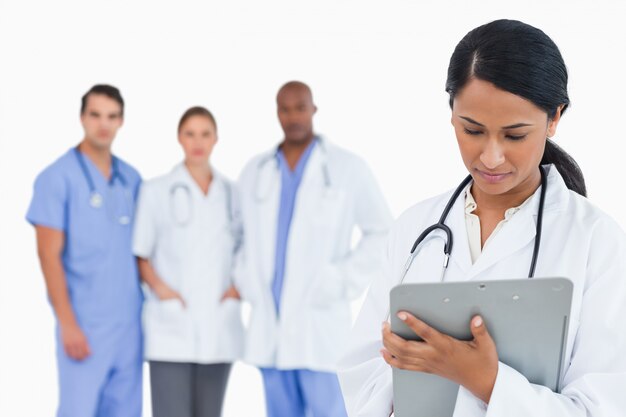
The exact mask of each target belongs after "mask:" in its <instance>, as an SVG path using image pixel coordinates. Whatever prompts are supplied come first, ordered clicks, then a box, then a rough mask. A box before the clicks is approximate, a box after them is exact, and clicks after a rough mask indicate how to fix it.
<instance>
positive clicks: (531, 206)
mask: <svg viewBox="0 0 626 417" xmlns="http://www.w3.org/2000/svg"><path fill="white" fill-rule="evenodd" d="M544 167H545V168H546V169H547V170H548V189H547V191H546V201H545V205H544V219H545V218H546V217H547V216H550V215H553V214H554V213H555V212H560V211H562V210H565V209H566V208H567V205H568V202H569V191H568V189H567V187H566V185H565V182H564V181H563V178H562V177H561V174H559V172H558V171H557V169H556V168H555V167H554V166H553V165H546V166H544ZM540 194H541V187H539V188H538V189H537V190H536V191H535V193H534V194H533V196H532V197H531V200H530V201H528V203H527V204H524V205H523V206H522V207H521V208H520V210H519V211H518V212H517V213H516V214H515V216H513V217H512V218H511V219H510V220H509V222H508V223H507V224H506V225H505V226H504V228H503V229H502V230H501V231H500V232H498V234H496V235H495V236H494V238H493V240H492V241H491V242H490V243H489V245H488V246H487V247H485V249H484V250H483V253H482V254H481V256H479V257H478V259H477V260H476V262H475V263H474V264H472V261H471V258H470V251H469V242H468V241H467V227H466V224H465V201H464V199H463V198H458V199H457V201H456V202H455V203H454V206H453V208H452V212H451V213H450V226H451V228H452V230H453V233H454V234H455V237H456V240H454V246H453V250H452V255H451V257H450V258H451V259H452V260H453V261H454V262H455V264H456V265H457V266H458V267H459V268H460V269H461V271H462V272H463V275H464V276H465V278H466V279H467V280H470V279H472V278H474V277H475V276H477V275H478V274H480V273H481V272H483V271H484V270H486V269H487V268H489V267H490V266H492V265H494V264H495V263H497V262H499V261H500V260H502V259H503V258H505V257H507V256H510V255H511V254H513V253H514V252H516V251H518V250H520V249H522V248H524V247H525V246H526V245H528V244H529V243H530V242H531V241H532V240H533V239H534V238H535V234H536V233H535V231H536V222H537V214H538V213H537V211H538V209H539V200H540ZM543 233H544V235H545V234H546V233H549V231H546V230H544V231H543ZM512 237H513V238H512ZM539 258H541V248H540V249H539ZM530 261H531V259H528V265H529V268H530ZM515 278H523V277H515Z"/></svg>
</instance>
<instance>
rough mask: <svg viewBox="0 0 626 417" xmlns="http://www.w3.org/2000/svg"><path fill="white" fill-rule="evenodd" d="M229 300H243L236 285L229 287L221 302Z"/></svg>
mask: <svg viewBox="0 0 626 417" xmlns="http://www.w3.org/2000/svg"><path fill="white" fill-rule="evenodd" d="M227 298H232V299H234V300H241V295H240V294H239V291H237V287H235V286H234V285H231V286H230V287H228V289H227V290H226V291H225V292H224V294H223V295H222V299H221V300H220V301H224V300H226V299H227Z"/></svg>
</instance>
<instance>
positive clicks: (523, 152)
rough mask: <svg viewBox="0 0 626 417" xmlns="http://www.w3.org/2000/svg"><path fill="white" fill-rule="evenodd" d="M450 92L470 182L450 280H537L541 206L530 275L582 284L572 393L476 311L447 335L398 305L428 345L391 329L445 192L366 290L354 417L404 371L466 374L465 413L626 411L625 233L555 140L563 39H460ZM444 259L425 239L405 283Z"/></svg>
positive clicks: (566, 379) (431, 275) (515, 31)
mask: <svg viewBox="0 0 626 417" xmlns="http://www.w3.org/2000/svg"><path fill="white" fill-rule="evenodd" d="M446 91H447V92H448V93H449V94H450V106H451V108H452V125H453V127H454V130H455V133H456V137H457V141H458V145H459V149H460V152H461V156H462V159H463V162H464V164H465V166H466V168H467V169H468V171H469V173H470V175H471V177H472V181H471V182H470V183H469V184H468V185H467V187H465V189H464V190H463V192H462V193H461V194H459V197H458V198H457V199H456V201H454V205H453V206H452V209H451V211H450V215H449V216H448V219H447V221H446V225H447V226H448V227H449V228H450V229H451V231H452V233H453V234H454V236H456V237H457V238H456V240H455V241H454V243H455V246H454V252H452V254H451V258H450V263H449V266H448V268H447V272H446V274H445V280H446V281H469V280H477V281H486V280H490V279H506V278H512V279H513V278H523V277H526V276H528V274H529V272H528V271H529V264H530V263H531V258H532V255H533V249H534V245H535V239H536V222H537V220H538V218H539V214H540V213H541V212H542V213H543V226H542V230H543V235H542V236H543V238H542V239H541V245H540V249H539V251H538V259H537V263H536V270H535V273H534V276H536V277H566V278H569V279H570V280H571V281H572V282H573V283H574V298H573V303H572V312H571V320H570V328H569V338H568V340H567V347H566V351H565V363H564V367H563V368H562V371H561V381H562V384H561V386H562V390H561V392H558V393H557V392H552V391H551V390H550V389H548V388H546V387H544V386H541V385H537V384H532V383H530V382H529V381H528V380H527V379H526V378H525V377H524V376H523V375H522V374H521V373H519V372H518V371H517V370H515V369H513V368H511V367H509V366H507V365H505V364H504V363H502V362H499V360H498V349H497V348H498V347H497V346H496V345H495V343H494V342H493V339H492V338H491V337H490V335H489V332H488V329H487V328H486V325H485V323H484V322H483V320H482V318H481V317H479V316H476V317H473V318H472V319H471V320H470V321H469V322H468V326H470V328H471V331H472V334H473V336H474V339H473V340H471V341H459V340H456V339H454V338H452V337H450V336H448V335H445V334H442V333H440V332H438V331H437V329H434V328H431V327H429V326H428V325H427V324H426V323H424V322H422V321H420V320H419V318H418V317H414V316H412V315H411V314H408V313H407V312H399V313H398V318H400V319H401V320H403V321H404V322H405V323H406V324H407V325H408V326H409V327H411V328H412V329H413V330H414V331H415V333H416V334H417V335H419V336H420V337H421V339H422V340H423V342H416V341H408V340H404V339H402V338H401V337H399V336H397V335H395V334H393V333H392V332H391V331H390V327H389V323H388V322H387V320H386V317H387V314H388V309H389V291H390V289H391V288H392V287H394V286H395V285H397V284H398V283H399V281H400V279H401V277H402V275H403V272H404V267H405V261H406V258H407V256H408V254H409V251H410V250H411V247H412V245H413V242H414V241H415V238H416V237H417V235H418V234H420V233H421V232H422V231H423V230H425V229H426V228H427V227H428V226H430V225H432V224H434V223H437V220H438V219H439V216H440V215H441V213H442V212H443V210H444V207H445V205H446V203H447V202H448V201H449V199H450V197H451V194H452V193H451V192H449V193H446V194H444V195H441V196H438V197H435V198H432V199H429V200H426V201H424V202H421V203H419V204H417V205H415V206H414V207H412V208H410V209H409V210H407V211H406V212H405V213H404V214H403V215H402V216H401V217H400V218H399V219H398V221H397V222H396V224H395V226H394V227H393V228H392V231H391V233H390V240H389V244H388V251H387V254H388V260H387V264H388V266H387V272H386V274H384V275H383V276H381V277H379V279H377V280H375V282H374V283H373V284H372V287H371V288H370V291H369V294H368V296H367V299H366V301H365V304H364V306H363V309H362V311H361V314H360V317H359V319H358V321H357V324H356V326H355V329H354V331H353V336H352V341H351V342H352V346H351V348H350V349H349V350H348V353H347V355H346V357H345V359H344V360H343V361H342V365H341V370H340V381H341V385H342V390H343V393H344V397H345V401H346V406H347V408H348V412H349V415H350V416H368V417H374V416H376V417H387V416H389V415H390V414H391V413H392V411H393V391H392V367H395V368H400V369H405V370H410V371H415V372H427V373H432V374H436V375H438V376H441V377H443V378H447V379H449V380H452V381H454V382H456V383H458V384H459V385H460V386H461V388H460V390H459V394H458V396H457V399H456V405H455V411H454V416H457V417H461V416H462V417H468V416H489V417H517V416H519V417H527V416H534V417H540V416H541V417H583V416H584V417H600V416H602V417H609V416H611V417H612V416H615V417H617V416H623V415H624V412H625V411H624V410H626V395H624V393H625V389H626V354H625V352H626V302H625V300H626V239H625V236H624V233H623V231H622V230H621V229H620V227H619V226H618V225H617V224H616V223H615V222H614V221H613V220H612V219H611V218H609V216H607V215H606V214H605V213H603V212H602V211H601V210H599V209H598V208H597V207H595V206H594V205H593V204H592V203H591V202H589V200H587V199H586V198H585V197H584V196H585V194H586V190H585V185H584V180H583V177H582V173H581V172H580V170H579V169H578V166H577V165H576V163H575V162H574V160H573V159H572V158H571V157H569V155H567V154H566V153H565V152H564V151H563V150H561V149H560V148H559V147H557V146H556V145H555V144H554V143H553V142H552V141H551V140H550V139H549V138H551V137H552V136H553V135H554V134H555V132H556V128H557V125H558V124H559V121H560V119H561V116H562V115H563V113H564V112H565V110H566V109H567V107H568V105H569V98H568V94H567V70H566V67H565V64H564V62H563V59H562V57H561V54H560V52H559V50H558V48H557V46H556V45H555V44H554V43H553V42H552V40H551V39H550V38H549V37H548V36H547V35H545V34H544V33H543V32H542V31H540V30H539V29H536V28H534V27H532V26H529V25H526V24H524V23H521V22H517V21H509V20H500V21H495V22H492V23H489V24H487V25H484V26H481V27H478V28H476V29H474V30H472V31H471V32H469V33H468V34H467V35H466V36H465V37H464V38H463V40H461V42H460V43H459V44H458V46H457V47H456V49H455V51H454V54H453V55H452V58H451V60H450V66H449V69H448V80H447V83H446ZM594 139H595V140H596V141H602V140H606V139H605V138H594ZM591 146H593V145H591ZM601 146H603V145H601ZM542 169H543V170H545V171H544V173H543V174H542V172H541V170H542ZM544 176H545V178H544ZM542 184H543V185H542ZM542 191H544V192H545V205H544V206H543V208H542V207H541V205H540V201H541V199H542V198H541V193H542ZM442 256H443V240H442V239H428V240H425V241H424V242H423V243H422V244H421V247H420V248H419V253H418V255H417V256H416V258H415V259H414V262H413V264H412V266H411V267H410V269H409V270H408V273H407V274H406V276H405V278H404V282H405V283H407V282H436V281H438V280H439V279H440V277H441V260H442ZM381 323H383V325H382V330H381Z"/></svg>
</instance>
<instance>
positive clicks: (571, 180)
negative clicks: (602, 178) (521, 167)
mask: <svg viewBox="0 0 626 417" xmlns="http://www.w3.org/2000/svg"><path fill="white" fill-rule="evenodd" d="M546 164H554V166H555V167H556V169H557V170H558V171H559V174H561V176H562V177H563V180H564V181H565V185H566V186H567V188H569V189H570V190H572V191H575V192H576V193H578V194H580V195H582V196H583V197H587V187H586V186H585V178H584V177H583V172H582V171H581V170H580V167H579V166H578V164H577V163H576V161H574V158H572V157H571V156H570V155H569V154H568V153H567V152H565V151H564V150H563V149H562V148H561V147H560V146H558V145H557V144H556V143H554V142H552V140H550V139H548V140H547V142H546V147H545V150H544V151H543V157H542V158H541V165H546Z"/></svg>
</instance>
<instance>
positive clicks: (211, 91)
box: [0, 0, 626, 417]
mask: <svg viewBox="0 0 626 417" xmlns="http://www.w3.org/2000/svg"><path fill="white" fill-rule="evenodd" d="M498 18H515V19H519V20H523V21H525V22H527V23H530V24H533V25H535V26H538V27H540V28H542V29H543V30H544V31H545V32H546V33H548V35H550V36H551V37H552V38H553V39H554V40H555V42H556V43H557V44H558V45H559V47H560V48H561V51H562V53H563V56H564V58H565V61H566V63H567V65H568V67H569V70H570V96H571V100H572V106H571V109H570V111H568V113H566V115H565V117H564V119H563V120H562V122H561V125H560V128H559V131H558V132H557V135H556V140H557V142H558V143H559V144H560V145H562V146H563V147H564V148H565V149H566V150H567V151H569V152H570V153H571V154H572V155H573V156H574V157H575V158H576V160H577V161H578V162H579V164H580V166H581V167H582V169H583V171H584V173H585V176H586V179H587V184H588V189H589V194H590V198H591V199H592V200H593V201H594V202H595V203H596V204H597V205H599V206H600V207H602V208H603V209H604V210H606V211H607V212H609V213H610V214H611V215H612V216H613V217H615V218H616V219H617V220H618V222H619V223H620V224H621V225H622V226H626V211H625V210H624V208H623V202H624V198H623V197H621V198H620V197H619V195H621V193H622V192H623V181H624V179H625V176H624V161H623V159H624V157H623V153H622V152H623V150H624V149H625V146H624V141H625V140H626V135H625V133H624V128H623V127H622V126H621V125H620V123H621V122H619V120H623V119H624V115H623V113H624V109H623V108H621V103H622V101H623V97H625V96H626V87H625V85H624V68H625V67H626V66H625V64H626V48H625V46H624V45H625V44H624V41H625V40H626V25H625V24H624V21H625V19H626V6H625V5H624V3H623V2H618V1H608V0H604V1H593V2H591V1H590V2H582V1H576V0H569V1H567V0H563V1H558V2H557V1H548V0H541V1H537V0H533V1H525V2H521V1H512V2H508V3H507V2H505V1H482V2H476V1H467V2H465V1H454V2H452V1H439V2H419V1H400V0H387V1H378V2H373V1H346V0H340V1H319V0H318V1H293V0H292V1H284V2H278V1H252V0H251V1H246V2H240V1H222V2H209V1H188V0H184V1H183V0H179V1H177V2H176V5H174V2H165V1H152V2H147V1H146V2H140V1H135V2H129V1H120V0H114V1H106V2H104V1H98V2H96V1H85V0H81V1H78V0H76V1H64V0H57V1H43V0H40V1H30V2H28V1H18V0H14V1H7V0H0V147H1V148H0V181H1V186H2V190H3V194H2V195H3V197H2V199H1V200H2V202H1V206H0V207H1V208H0V210H1V213H2V216H0V256H1V260H0V415H2V416H51V415H53V413H54V409H55V406H56V396H57V386H56V369H55V363H54V344H53V320H52V315H51V312H50V308H49V307H48V305H47V303H46V300H45V288H44V285H43V279H42V277H41V273H40V271H39V266H38V263H37V258H36V254H35V240H34V233H33V230H32V228H31V227H30V226H29V225H27V223H26V222H25V221H24V215H25V212H26V208H27V205H28V202H29V199H30V196H31V190H32V182H33V180H34V178H35V176H36V174H37V173H38V172H39V171H40V170H41V169H42V168H43V167H44V166H46V165H47V164H48V163H50V162H51V161H52V160H53V159H55V158H57V157H58V156H59V155H60V154H62V153H63V152H65V151H66V150H67V149H68V148H69V147H71V146H73V145H75V144H77V143H78V141H79V140H80V139H81V133H82V131H81V127H80V124H79V120H78V113H79V99H80V96H81V95H82V94H83V93H84V92H85V91H86V90H87V89H88V88H89V87H90V86H91V85H92V84H95V83H100V82H106V83H111V84H113V85H115V86H118V87H119V88H120V89H121V91H122V94H123V95H124V97H125V99H126V102H127V107H126V123H125V126H124V127H123V129H122V130H121V131H120V134H119V136H118V138H117V139H116V142H115V146H114V151H115V152H116V153H117V154H118V155H119V156H121V157H122V158H124V159H126V160H127V161H129V162H130V163H132V164H133V165H135V166H136V167H137V168H138V169H139V170H140V172H141V173H142V175H143V176H144V177H146V178H150V177H152V176H154V175H157V174H161V173H163V172H164V171H167V170H169V169H170V167H171V166H172V165H173V164H175V163H176V162H177V161H178V160H179V159H180V158H181V152H180V151H179V148H178V144H177V142H176V124H177V121H178V118H179V117H180V115H181V114H182V112H183V111H184V110H185V109H186V108H187V107H189V106H191V105H196V104H200V105H205V106H207V107H208V108H209V109H211V110H212V111H213V112H214V114H215V115H216V117H217V121H218V126H219V135H220V142H219V144H218V147H217V149H216V152H215V154H214V159H213V160H214V164H215V165H216V167H218V168H219V169H221V170H222V171H223V172H224V173H226V174H227V175H229V176H231V177H236V176H237V175H238V173H239V170H240V169H241V167H242V165H243V164H244V163H245V161H246V160H248V159H249V158H250V157H251V156H252V155H253V154H255V153H257V152H259V151H261V150H263V149H266V148H268V147H270V146H272V145H273V144H274V143H276V141H277V140H279V139H280V137H281V133H280V129H279V125H278V122H277V120H276V115H275V107H274V97H275V93H276V91H277V89H278V88H279V87H280V85H282V83H284V82H286V81H288V80H291V79H298V80H302V81H305V82H307V83H309V84H310V86H311V87H312V89H313V92H314V97H315V100H316V103H317V105H318V107H319V112H318V114H317V116H316V119H315V123H316V127H317V131H318V132H320V133H324V134H326V135H327V137H328V138H329V140H331V141H334V142H335V143H337V144H340V145H342V146H344V147H346V148H350V149H352V150H354V151H355V152H356V153H358V154H360V155H361V156H363V157H364V158H365V159H366V160H367V161H368V162H369V164H370V166H371V168H372V169H373V170H374V172H375V174H376V176H377V178H378V180H379V181H380V184H381V185H382V188H383V190H384V192H385V195H386V196H387V198H388V201H389V204H390V206H391V208H392V210H393V212H394V215H397V214H399V213H400V212H401V211H402V210H404V209H405V208H406V207H408V206H409V205H411V204H413V203H415V202H417V201H419V200H421V199H423V198H426V197H428V196H431V195H434V194H439V193H441V192H443V191H444V190H447V189H449V188H452V187H454V186H455V185H456V184H457V182H458V181H460V180H461V178H462V177H463V176H464V174H465V172H464V167H463V164H462V161H461V159H460V157H459V155H458V152H457V148H456V143H455V139H454V134H453V130H452V128H451V126H450V124H449V118H450V113H449V109H448V106H447V99H448V98H447V96H446V94H445V92H444V82H445V77H446V68H447V65H448V61H449V58H450V54H451V53H452V51H453V49H454V47H455V45H456V43H457V42H458V41H459V40H460V39H461V37H462V36H463V35H464V34H465V33H467V32H468V31H469V30H470V29H472V28H474V27H476V26H478V25H480V24H483V23H486V22H488V21H491V20H494V19H498ZM620 151H622V152H620ZM620 203H621V206H620ZM547 232H548V233H549V231H547ZM625 302H626V300H625ZM147 385H148V384H146V390H145V392H146V395H145V400H146V401H145V413H144V414H145V415H146V416H147V415H150V412H149V411H150V404H149V395H148V390H147ZM263 407H264V404H263V399H262V393H261V382H260V377H259V375H258V374H257V372H256V370H255V369H253V368H251V367H249V366H246V365H241V364H239V365H237V367H236V368H235V371H234V373H233V375H232V378H231V384H230V387H229V391H228V394H227V398H226V404H225V414H224V415H225V416H226V417H232V416H243V415H246V416H262V415H263V414H264V413H263Z"/></svg>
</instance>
